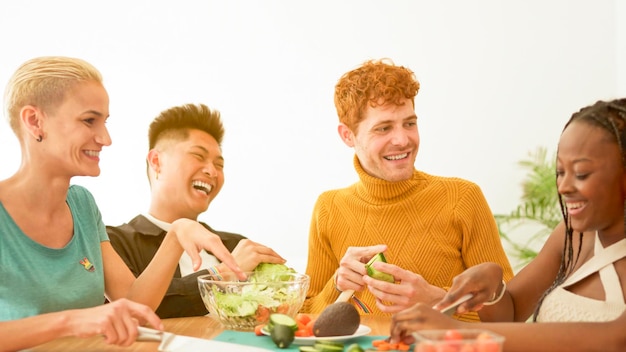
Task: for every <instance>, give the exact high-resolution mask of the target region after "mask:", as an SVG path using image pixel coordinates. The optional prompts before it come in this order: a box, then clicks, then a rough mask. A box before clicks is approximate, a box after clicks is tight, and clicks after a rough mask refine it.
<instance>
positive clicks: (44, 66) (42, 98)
mask: <svg viewBox="0 0 626 352" xmlns="http://www.w3.org/2000/svg"><path fill="white" fill-rule="evenodd" d="M81 81H95V82H98V83H100V84H102V75H101V74H100V72H99V71H98V70H97V69H96V68H95V67H94V66H93V65H91V64H90V63H88V62H87V61H84V60H81V59H77V58H71V57H63V56H44V57H37V58H34V59H31V60H28V61H26V62H25V63H23V64H22V65H21V66H20V67H19V68H18V69H17V70H16V71H15V73H14V74H13V76H11V79H9V83H8V84H7V87H6V91H5V93H4V104H5V107H6V113H7V117H8V119H9V124H10V125H11V128H12V129H13V132H15V134H16V135H18V137H19V130H20V118H19V115H20V110H21V109H22V107H24V106H26V105H33V106H36V107H38V108H40V109H42V110H43V111H46V110H49V109H54V108H56V107H57V106H58V105H59V104H60V103H61V102H63V100H64V99H65V93H66V92H67V91H68V90H69V89H71V88H72V87H73V86H74V85H75V84H76V83H78V82H81Z"/></svg>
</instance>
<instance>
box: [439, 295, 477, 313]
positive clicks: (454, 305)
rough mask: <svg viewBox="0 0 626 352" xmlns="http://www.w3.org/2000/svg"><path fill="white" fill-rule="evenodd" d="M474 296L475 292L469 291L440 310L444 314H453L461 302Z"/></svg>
mask: <svg viewBox="0 0 626 352" xmlns="http://www.w3.org/2000/svg"><path fill="white" fill-rule="evenodd" d="M472 297H474V295H473V294H471V293H467V294H465V295H463V296H461V298H459V299H457V300H456V301H454V302H452V304H450V305H449V306H447V307H445V308H442V309H440V310H439V311H440V312H441V313H443V314H446V315H449V316H452V315H453V314H454V313H455V312H456V308H457V307H458V306H459V305H461V303H463V302H465V301H467V300H468V299H470V298H472Z"/></svg>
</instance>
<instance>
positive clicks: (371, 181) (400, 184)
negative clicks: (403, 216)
mask: <svg viewBox="0 0 626 352" xmlns="http://www.w3.org/2000/svg"><path fill="white" fill-rule="evenodd" d="M354 168H355V169H356V172H357V174H358V175H359V179H360V180H361V182H357V183H356V184H355V187H356V193H357V195H358V196H359V197H360V198H362V199H363V200H365V201H366V202H368V203H373V204H380V203H393V202H397V201H399V200H402V199H404V198H406V197H407V196H408V195H409V194H413V193H414V192H417V191H419V190H421V189H424V188H425V187H426V186H427V184H428V180H427V179H426V175H425V174H424V173H422V172H419V171H417V170H415V169H414V170H413V176H412V177H411V178H410V179H408V180H404V181H397V182H390V181H386V180H383V179H380V178H377V177H373V176H371V175H369V174H368V173H367V172H366V171H365V170H364V169H363V167H362V166H361V163H360V162H359V158H358V157H357V156H356V154H355V155H354Z"/></svg>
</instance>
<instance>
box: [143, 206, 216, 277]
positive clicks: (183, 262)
mask: <svg viewBox="0 0 626 352" xmlns="http://www.w3.org/2000/svg"><path fill="white" fill-rule="evenodd" d="M143 216H145V217H146V219H148V220H150V222H152V223H153V224H155V225H156V226H158V227H160V228H161V229H162V230H163V231H169V230H170V228H171V227H172V224H170V223H169V222H165V221H161V220H159V219H157V218H155V217H154V216H152V215H150V214H147V213H146V214H143ZM200 258H202V264H201V265H200V269H198V270H202V269H207V268H209V267H210V266H215V265H217V264H219V263H220V261H219V260H218V259H217V258H216V257H215V256H214V255H212V254H209V253H208V252H207V251H205V250H202V251H200ZM178 266H179V267H180V275H181V276H187V275H189V274H193V273H194V270H193V263H192V261H191V257H190V256H189V254H187V252H183V255H181V256H180V260H179V261H178Z"/></svg>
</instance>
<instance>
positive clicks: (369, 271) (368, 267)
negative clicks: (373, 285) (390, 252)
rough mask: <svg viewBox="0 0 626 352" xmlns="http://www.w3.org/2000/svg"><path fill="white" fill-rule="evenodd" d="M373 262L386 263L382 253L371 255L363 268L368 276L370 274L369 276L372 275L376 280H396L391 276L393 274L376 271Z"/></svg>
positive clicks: (392, 281)
mask: <svg viewBox="0 0 626 352" xmlns="http://www.w3.org/2000/svg"><path fill="white" fill-rule="evenodd" d="M375 262H383V263H386V262H387V259H386V258H385V255H384V254H383V253H378V254H376V255H375V256H373V257H372V259H370V260H369V262H367V264H365V270H366V271H367V275H369V276H371V277H373V278H374V279H377V280H383V281H387V282H391V283H394V282H396V280H395V278H394V277H393V275H391V274H388V273H383V272H382V271H378V270H376V269H374V267H373V266H372V264H374V263H375Z"/></svg>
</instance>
